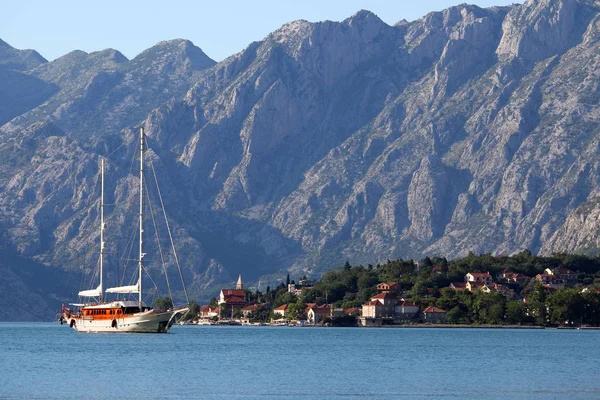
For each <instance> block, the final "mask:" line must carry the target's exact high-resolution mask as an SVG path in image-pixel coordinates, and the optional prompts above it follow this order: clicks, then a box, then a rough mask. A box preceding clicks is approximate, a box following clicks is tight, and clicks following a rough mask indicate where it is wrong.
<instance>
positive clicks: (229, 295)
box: [218, 275, 247, 310]
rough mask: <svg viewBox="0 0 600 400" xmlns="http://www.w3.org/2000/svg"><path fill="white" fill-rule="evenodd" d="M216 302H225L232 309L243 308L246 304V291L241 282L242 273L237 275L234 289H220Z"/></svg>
mask: <svg viewBox="0 0 600 400" xmlns="http://www.w3.org/2000/svg"><path fill="white" fill-rule="evenodd" d="M218 304H219V305H221V304H226V305H228V306H229V307H231V309H232V310H233V309H234V308H238V309H239V308H244V307H245V306H246V304H247V303H246V291H245V290H244V283H243V282H242V275H240V276H239V277H238V281H237V284H236V285H235V289H221V293H220V294H219V301H218Z"/></svg>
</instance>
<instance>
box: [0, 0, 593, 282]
mask: <svg viewBox="0 0 600 400" xmlns="http://www.w3.org/2000/svg"><path fill="white" fill-rule="evenodd" d="M599 9H600V6H599V5H597V4H596V2H594V1H587V0H536V1H534V0H529V1H527V2H525V3H524V4H522V5H519V4H517V5H513V6H510V7H494V8H489V9H482V8H479V7H476V6H470V5H460V6H457V7H452V8H449V9H447V10H444V11H442V12H436V13H431V14H428V15H427V16H425V17H424V18H422V19H420V20H417V21H413V22H402V23H398V24H396V25H395V26H389V25H387V24H385V23H384V22H382V21H381V20H380V19H379V18H378V17H377V16H375V15H374V14H372V13H370V12H368V11H361V12H359V13H357V14H355V15H354V16H352V17H350V18H348V19H346V20H345V21H342V22H331V21H325V22H319V23H309V22H306V21H295V22H291V23H289V24H286V25H284V26H283V27H281V28H280V29H278V30H277V31H275V32H273V33H271V34H270V35H268V36H267V37H266V38H265V39H264V40H262V41H260V42H255V43H251V44H250V45H249V46H248V47H247V48H246V49H245V50H244V51H242V52H240V53H239V54H236V55H233V56H231V57H229V58H228V59H226V60H224V61H222V62H220V63H218V64H215V65H213V64H214V63H212V62H211V61H209V60H207V59H206V57H205V56H204V54H203V53H202V52H201V50H199V49H198V48H195V47H193V45H191V43H189V42H186V41H174V42H163V43H160V44H158V45H157V46H156V47H154V48H152V49H150V50H148V51H147V52H145V53H142V54H141V55H140V56H138V57H136V58H135V59H134V60H131V61H128V60H126V59H125V58H124V57H123V56H122V55H120V53H118V52H116V51H114V50H107V51H104V52H98V53H92V54H85V53H81V52H77V53H71V54H69V55H66V56H64V57H63V58H61V59H58V60H55V61H53V62H52V63H47V64H43V65H40V66H38V67H37V68H35V69H33V70H32V71H29V72H27V73H28V74H30V76H34V77H36V78H38V79H40V80H42V81H43V82H46V83H48V84H52V85H56V86H57V87H58V88H59V91H58V92H57V93H56V94H54V95H53V96H52V97H51V98H50V100H49V101H46V102H45V103H44V104H43V105H40V106H39V107H36V108H34V109H32V110H30V111H28V112H26V113H24V114H22V115H20V116H19V117H17V118H15V119H13V120H12V121H10V122H9V123H7V124H5V125H4V126H3V127H2V129H1V130H0V135H1V136H2V138H3V139H4V140H3V141H2V144H0V155H1V157H2V158H1V159H2V160H3V163H4V164H5V165H6V166H7V168H5V169H4V170H3V172H1V173H0V196H1V197H0V207H2V210H3V216H2V219H1V220H0V227H2V232H3V236H2V240H3V243H5V244H6V247H8V248H11V249H13V250H14V251H17V252H19V253H21V254H23V255H27V256H28V257H36V258H37V259H39V260H42V261H44V262H46V263H49V264H52V265H61V266H62V267H63V268H65V269H74V270H77V269H81V268H82V267H81V266H82V265H85V268H84V269H87V268H90V266H91V265H93V260H94V259H95V254H96V251H95V250H94V249H95V247H97V246H96V241H97V237H96V234H95V232H96V230H97V228H96V227H97V224H98V213H97V208H96V207H97V192H98V172H97V171H98V167H97V165H98V157H99V156H101V155H104V156H106V155H110V159H111V167H110V168H109V169H110V171H109V176H115V177H114V178H109V182H108V184H109V187H110V188H111V189H110V192H111V193H114V194H113V195H112V196H114V199H112V200H111V203H114V204H119V205H120V204H123V203H126V202H127V200H132V199H134V198H135V192H136V189H135V183H134V179H135V178H134V175H135V172H134V171H131V170H130V167H129V165H130V162H131V161H130V159H131V157H132V156H133V155H134V154H135V151H136V141H135V139H134V135H135V134H134V127H135V126H137V125H138V124H140V123H143V124H144V126H145V127H146V132H147V135H148V141H149V143H150V145H151V148H152V152H151V159H152V163H153V164H156V165H160V166H161V168H160V170H159V171H158V172H159V174H160V175H161V178H166V179H165V180H167V181H169V182H170V183H169V184H168V186H166V187H165V188H161V190H162V193H163V195H164V197H165V205H166V207H167V210H169V211H170V216H171V218H172V223H173V226H174V227H175V235H176V237H177V239H178V241H179V242H180V243H181V245H180V253H181V254H182V255H183V257H184V259H185V261H186V262H185V277H186V279H188V281H191V282H193V283H192V286H193V287H194V290H195V293H196V294H198V293H200V292H201V291H202V290H204V289H206V288H207V287H210V286H211V285H215V284H218V283H220V282H227V281H229V280H232V279H234V278H235V277H236V276H237V273H239V272H243V273H244V274H245V279H248V280H250V281H252V280H254V281H256V280H261V281H262V282H269V281H271V280H273V279H274V276H273V275H271V274H274V273H276V272H277V271H281V270H285V269H292V270H295V271H303V272H304V273H318V272H320V271H322V270H324V269H326V268H329V267H332V266H334V265H337V264H339V263H340V262H341V261H343V260H345V259H349V260H351V261H352V262H353V263H356V262H364V263H367V262H376V261H378V260H385V259H388V258H396V257H405V258H406V257H421V256H422V255H424V254H443V255H445V256H450V257H453V256H460V255H463V254H465V253H467V252H469V251H473V252H493V253H512V252H515V251H519V250H521V249H523V248H530V249H531V250H532V251H534V252H543V253H549V252H553V251H562V250H569V251H584V250H585V251H594V248H595V247H597V243H598V239H597V238H598V234H597V224H596V223H595V219H594V218H593V214H594V212H595V211H594V210H595V209H596V208H597V204H596V203H597V198H598V191H599V190H600V173H599V171H600V170H599V164H598V161H597V160H598V159H599V158H598V156H599V154H598V152H599V151H600V146H599V140H600V139H599V138H600V136H599V133H600V125H599V123H600V112H599V108H598V103H599V100H600V89H599V82H600V80H599V79H598V73H599V72H598V71H600V68H599V65H598V62H599V61H600V59H599V58H598V54H600V51H599V50H600V49H599V46H600V40H599V37H600V35H599V34H598V33H599V29H600V11H599ZM4 160H6V161H4ZM117 175H120V176H121V177H120V178H117V177H116V176H117ZM113 200H114V201H113ZM131 207H133V208H130V210H131V211H132V215H133V214H135V211H134V208H135V207H134V206H131ZM127 210H128V209H127V207H126V206H120V208H118V209H115V210H113V211H110V212H109V218H112V219H113V220H112V221H113V222H111V224H110V225H111V228H112V229H113V234H114V237H117V236H123V237H127V232H128V229H129V227H130V226H131V225H132V224H133V225H135V221H134V220H133V217H126V214H127V213H126V211H127ZM582 210H586V211H585V213H587V212H590V213H591V214H590V217H586V216H585V215H584V216H583V217H582ZM590 210H591V211H590ZM582 225H584V226H585V229H582V228H581V226H582ZM575 229H577V230H578V231H577V232H574V230H575ZM590 243H592V244H593V246H592V245H591V244H590ZM124 245H125V244H124V243H119V242H117V241H116V239H115V241H114V243H113V246H114V250H115V252H116V251H117V248H119V247H123V246H124ZM149 246H150V248H151V247H152V246H153V245H152V244H149ZM150 264H152V263H150ZM150 264H149V265H150ZM150 268H151V269H153V271H155V273H157V274H158V273H159V272H158V268H157V267H156V265H154V264H152V265H150Z"/></svg>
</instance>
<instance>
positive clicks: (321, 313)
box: [306, 304, 331, 324]
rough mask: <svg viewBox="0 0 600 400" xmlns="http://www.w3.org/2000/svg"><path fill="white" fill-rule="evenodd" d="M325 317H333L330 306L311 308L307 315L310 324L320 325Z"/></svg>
mask: <svg viewBox="0 0 600 400" xmlns="http://www.w3.org/2000/svg"><path fill="white" fill-rule="evenodd" d="M325 317H331V306H330V305H328V304H323V305H322V306H314V307H311V308H310V309H309V310H308V312H307V313H306V319H307V321H308V323H309V324H318V323H320V322H321V320H323V318H325Z"/></svg>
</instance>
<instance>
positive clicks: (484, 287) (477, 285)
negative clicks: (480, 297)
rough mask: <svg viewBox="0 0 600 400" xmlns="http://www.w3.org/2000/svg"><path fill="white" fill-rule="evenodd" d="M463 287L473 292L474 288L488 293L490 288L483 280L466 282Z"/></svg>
mask: <svg viewBox="0 0 600 400" xmlns="http://www.w3.org/2000/svg"><path fill="white" fill-rule="evenodd" d="M465 289H466V290H468V291H469V292H474V291H476V290H481V291H482V292H484V293H489V292H491V291H492V290H491V289H490V287H489V286H487V285H486V284H485V283H483V282H471V281H469V282H467V283H466V286H465Z"/></svg>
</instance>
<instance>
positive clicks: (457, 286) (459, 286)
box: [449, 282, 467, 292]
mask: <svg viewBox="0 0 600 400" xmlns="http://www.w3.org/2000/svg"><path fill="white" fill-rule="evenodd" d="M449 287H450V289H454V290H456V291H457V292H462V291H464V290H466V289H467V283H466V282H452V283H451V284H450V286H449Z"/></svg>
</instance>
